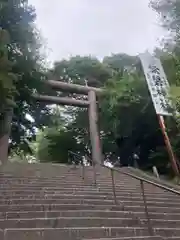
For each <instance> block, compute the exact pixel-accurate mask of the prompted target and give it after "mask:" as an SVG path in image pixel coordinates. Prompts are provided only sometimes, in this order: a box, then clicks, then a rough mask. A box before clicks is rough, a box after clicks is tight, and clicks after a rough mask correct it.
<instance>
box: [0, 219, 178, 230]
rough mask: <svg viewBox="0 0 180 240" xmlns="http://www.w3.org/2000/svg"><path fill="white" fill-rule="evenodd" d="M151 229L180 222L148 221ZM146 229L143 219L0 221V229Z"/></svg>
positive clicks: (175, 226) (145, 222)
mask: <svg viewBox="0 0 180 240" xmlns="http://www.w3.org/2000/svg"><path fill="white" fill-rule="evenodd" d="M150 224H151V226H152V227H153V228H155V227H156V228H166V229H169V228H170V229H173V228H174V229H176V228H178V227H179V226H180V220H162V219H153V220H151V221H150ZM128 226H129V227H140V226H141V227H147V221H146V220H145V219H143V220H140V219H138V218H135V217H133V216H131V217H130V218H127V217H126V218H125V217H124V218H114V217H112V218H107V217H105V218H104V217H59V218H58V217H56V218H31V219H30V218H27V219H19V218H18V219H0V228H1V229H6V228H51V227H52V228H66V227H71V228H74V227H125V228H126V227H128Z"/></svg>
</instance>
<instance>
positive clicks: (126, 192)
mask: <svg viewBox="0 0 180 240" xmlns="http://www.w3.org/2000/svg"><path fill="white" fill-rule="evenodd" d="M72 189H73V190H74V189H76V190H86V191H99V192H104V193H112V188H107V187H106V188H100V187H97V188H96V187H95V186H94V185H93V184H91V185H90V184H89V185H87V186H83V185H81V186H77V185H70V186H67V185H66V186H64V187H63V186H61V185H60V184H59V185H58V186H54V187H45V186H41V187H37V186H34V187H33V186H28V187H27V186H26V187H18V186H17V187H9V188H5V187H1V188H0V194H1V193H4V192H11V191H13V192H17V191H22V192H23V191H24V192H26V191H40V190H44V191H48V190H49V191H51V192H52V191H58V190H59V191H67V190H72ZM116 194H117V195H131V196H136V195H142V194H141V191H138V189H137V190H135V189H134V190H133V191H130V190H127V189H126V190H123V189H117V190H116ZM145 194H146V196H153V197H158V198H159V197H162V198H163V197H169V198H172V197H173V198H176V199H177V198H178V199H180V196H178V195H172V194H171V193H165V192H159V193H157V192H156V193H153V192H147V191H146V192H145Z"/></svg>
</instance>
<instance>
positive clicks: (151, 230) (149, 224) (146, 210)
mask: <svg viewBox="0 0 180 240" xmlns="http://www.w3.org/2000/svg"><path fill="white" fill-rule="evenodd" d="M140 184H141V191H142V197H143V202H144V211H145V215H146V219H147V224H148V231H149V234H150V235H151V236H153V235H154V233H153V229H152V226H151V221H150V217H149V212H148V207H147V201H146V195H145V190H144V183H143V181H142V180H140Z"/></svg>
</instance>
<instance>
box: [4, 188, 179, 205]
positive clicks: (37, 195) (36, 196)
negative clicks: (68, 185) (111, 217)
mask: <svg viewBox="0 0 180 240" xmlns="http://www.w3.org/2000/svg"><path fill="white" fill-rule="evenodd" d="M12 194H14V193H12ZM116 198H117V199H118V200H119V201H120V202H123V201H125V202H126V201H127V202H128V201H129V200H130V201H131V202H132V201H133V203H135V204H136V202H138V201H142V196H139V197H134V196H131V195H129V196H123V195H122V196H119V195H118V196H117V197H116ZM17 199H21V200H22V199H42V200H43V199H51V200H52V199H92V200H93V199H97V200H114V196H113V194H112V193H111V194H108V195H107V194H104V195H102V193H99V194H97V193H94V194H83V193H77V192H76V191H75V192H74V193H72V192H71V194H69V193H68V194H64V193H62V194H49V193H41V192H38V193H33V194H32V193H28V192H27V194H16V195H15V194H14V195H1V196H0V201H1V200H17ZM170 200H171V199H170V198H158V197H154V198H153V197H148V198H147V201H155V202H158V203H162V202H164V203H169V201H170ZM171 203H172V204H177V205H178V204H180V202H179V199H173V200H171Z"/></svg>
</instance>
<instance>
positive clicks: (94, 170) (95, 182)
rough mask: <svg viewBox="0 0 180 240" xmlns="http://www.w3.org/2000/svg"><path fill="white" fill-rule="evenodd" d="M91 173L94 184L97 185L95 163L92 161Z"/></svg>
mask: <svg viewBox="0 0 180 240" xmlns="http://www.w3.org/2000/svg"><path fill="white" fill-rule="evenodd" d="M92 164H93V174H94V186H97V178H96V165H95V163H94V162H93V163H92Z"/></svg>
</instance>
